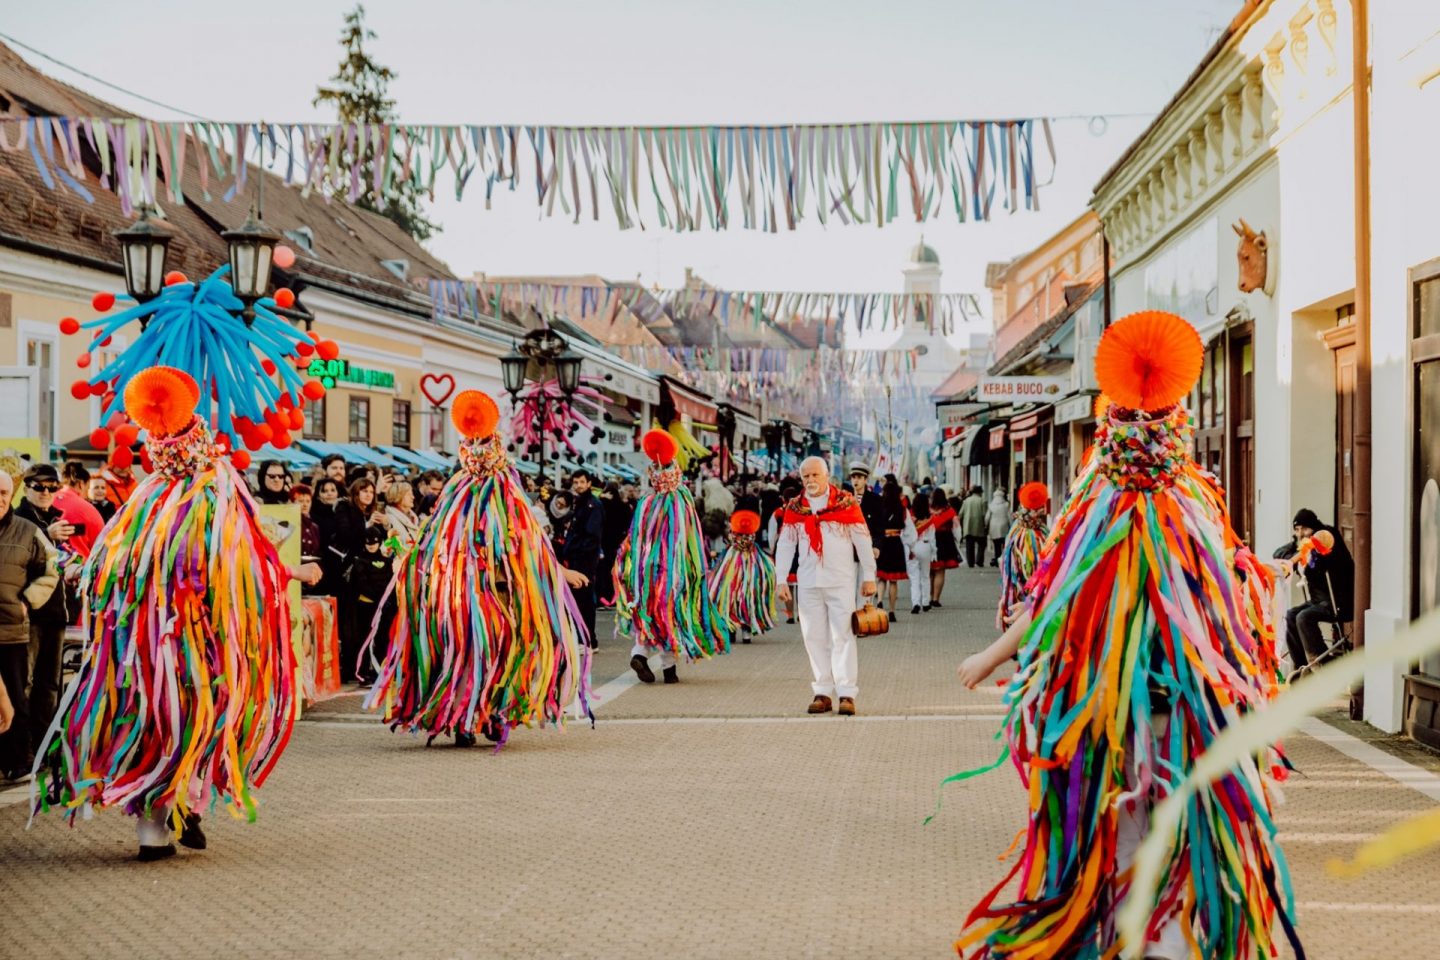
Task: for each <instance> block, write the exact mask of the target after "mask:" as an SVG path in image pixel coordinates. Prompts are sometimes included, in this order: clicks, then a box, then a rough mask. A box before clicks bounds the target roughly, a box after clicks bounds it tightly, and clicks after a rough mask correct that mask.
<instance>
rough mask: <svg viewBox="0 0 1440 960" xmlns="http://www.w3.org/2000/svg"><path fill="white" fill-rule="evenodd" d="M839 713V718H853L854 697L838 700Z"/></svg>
mask: <svg viewBox="0 0 1440 960" xmlns="http://www.w3.org/2000/svg"><path fill="white" fill-rule="evenodd" d="M839 713H840V716H842V717H853V716H855V698H854V697H841V698H840V711H839Z"/></svg>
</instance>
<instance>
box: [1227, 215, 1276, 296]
mask: <svg viewBox="0 0 1440 960" xmlns="http://www.w3.org/2000/svg"><path fill="white" fill-rule="evenodd" d="M1231 226H1232V229H1234V231H1235V233H1236V235H1238V236H1239V237H1240V246H1239V248H1238V249H1237V250H1236V252H1235V258H1236V261H1237V262H1238V265H1239V267H1240V283H1239V287H1240V292H1241V293H1250V292H1251V291H1254V290H1264V291H1265V292H1266V293H1269V292H1270V291H1269V290H1268V289H1266V286H1265V281H1266V279H1267V276H1268V273H1269V270H1268V266H1269V251H1270V241H1269V240H1267V239H1266V237H1265V231H1264V230H1261V231H1260V232H1259V233H1256V232H1255V230H1254V228H1252V227H1251V226H1250V224H1248V223H1246V222H1245V220H1244V219H1243V218H1242V219H1241V220H1240V222H1239V223H1236V224H1232V225H1231Z"/></svg>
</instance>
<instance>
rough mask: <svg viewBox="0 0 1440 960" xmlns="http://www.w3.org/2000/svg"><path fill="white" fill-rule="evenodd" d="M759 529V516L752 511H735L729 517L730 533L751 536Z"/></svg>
mask: <svg viewBox="0 0 1440 960" xmlns="http://www.w3.org/2000/svg"><path fill="white" fill-rule="evenodd" d="M759 529H760V514H758V513H756V512H755V511H754V510H736V511H735V512H734V513H732V514H731V515H730V532H731V533H738V534H741V535H743V536H747V537H748V536H753V535H754V534H755V533H756V531H758V530H759Z"/></svg>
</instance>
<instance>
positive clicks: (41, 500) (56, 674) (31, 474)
mask: <svg viewBox="0 0 1440 960" xmlns="http://www.w3.org/2000/svg"><path fill="white" fill-rule="evenodd" d="M24 482H25V499H24V500H22V501H21V502H20V505H19V506H18V507H16V508H15V515H16V516H17V517H21V518H22V519H25V520H29V521H30V522H31V523H33V524H35V526H37V527H39V528H40V529H41V530H43V531H44V532H45V537H46V539H48V540H49V541H50V543H51V544H53V545H54V546H56V547H58V548H59V549H60V550H61V551H62V552H63V551H67V550H69V541H70V538H71V537H72V536H73V535H74V534H75V527H74V525H72V524H71V523H69V522H68V521H66V520H65V518H64V516H63V515H62V514H61V513H60V511H59V510H58V509H57V508H56V507H55V495H56V494H57V493H59V492H60V473H59V471H57V470H56V469H55V468H54V467H53V466H51V465H50V464H48V463H37V464H35V465H34V466H32V467H31V468H30V469H29V470H26V471H25V477H24ZM66 592H67V591H65V590H60V589H57V590H55V591H54V592H52V593H51V594H50V599H48V600H46V601H45V602H44V603H43V604H41V605H40V606H39V607H36V608H34V609H32V610H31V611H30V685H29V694H28V697H27V699H28V705H29V710H28V717H29V733H30V743H29V749H30V751H31V752H32V753H33V752H34V751H35V748H37V747H38V746H39V745H40V740H41V738H42V737H43V736H44V735H45V731H46V729H47V728H48V727H49V726H50V721H51V720H52V719H54V717H55V705H56V704H57V703H59V702H60V650H61V647H62V646H63V645H64V643H65V625H66V624H67V623H68V622H69V620H70V614H69V609H68V608H69V605H68V604H67V603H66V596H65V595H66ZM22 693H23V692H22Z"/></svg>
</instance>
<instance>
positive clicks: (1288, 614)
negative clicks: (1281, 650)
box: [1285, 600, 1337, 670]
mask: <svg viewBox="0 0 1440 960" xmlns="http://www.w3.org/2000/svg"><path fill="white" fill-rule="evenodd" d="M1336 619H1337V618H1336V616H1335V608H1334V607H1332V606H1331V605H1330V601H1328V600H1324V601H1321V602H1320V603H1302V604H1300V606H1298V607H1291V608H1290V609H1289V610H1287V611H1285V644H1286V645H1287V646H1288V647H1289V648H1290V662H1291V663H1292V664H1294V669H1296V670H1298V669H1300V668H1301V667H1303V666H1305V664H1307V663H1309V662H1310V661H1311V660H1316V661H1317V662H1318V660H1319V658H1320V656H1321V655H1322V654H1323V653H1324V652H1325V649H1326V648H1327V647H1329V646H1330V643H1329V641H1327V640H1326V639H1325V635H1324V633H1323V632H1322V631H1321V629H1320V625H1321V624H1323V623H1334V622H1336Z"/></svg>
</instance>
